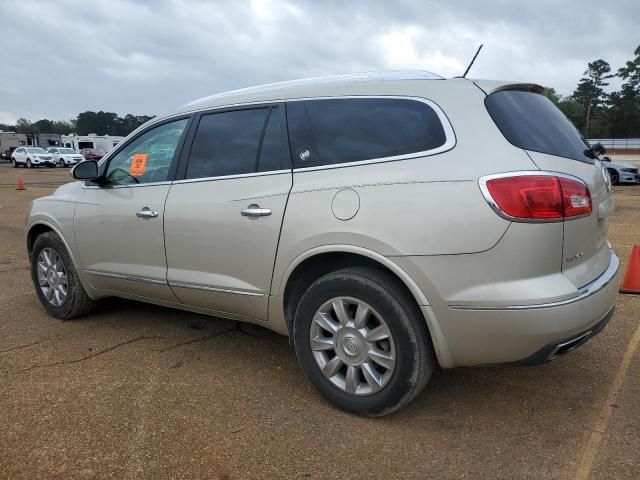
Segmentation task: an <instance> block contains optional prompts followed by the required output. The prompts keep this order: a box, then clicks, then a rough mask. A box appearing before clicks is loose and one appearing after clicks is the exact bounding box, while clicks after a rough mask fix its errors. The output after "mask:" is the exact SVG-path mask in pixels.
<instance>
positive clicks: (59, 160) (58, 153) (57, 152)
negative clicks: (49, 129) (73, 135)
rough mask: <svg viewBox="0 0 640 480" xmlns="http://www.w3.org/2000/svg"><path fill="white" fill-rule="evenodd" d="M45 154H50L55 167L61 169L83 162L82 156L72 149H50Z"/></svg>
mask: <svg viewBox="0 0 640 480" xmlns="http://www.w3.org/2000/svg"><path fill="white" fill-rule="evenodd" d="M47 152H48V153H50V154H51V156H52V157H53V161H54V162H55V163H56V165H59V166H61V167H69V166H71V165H75V164H76V163H80V162H82V161H83V160H84V156H83V155H82V154H80V153H79V152H76V151H75V150H73V149H72V148H60V147H52V148H50V149H49V150H47Z"/></svg>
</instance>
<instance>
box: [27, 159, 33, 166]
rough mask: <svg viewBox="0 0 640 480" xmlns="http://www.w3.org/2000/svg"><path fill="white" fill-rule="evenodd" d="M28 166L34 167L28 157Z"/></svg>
mask: <svg viewBox="0 0 640 480" xmlns="http://www.w3.org/2000/svg"><path fill="white" fill-rule="evenodd" d="M27 168H33V165H32V164H31V159H30V158H27Z"/></svg>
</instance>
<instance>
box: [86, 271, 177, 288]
mask: <svg viewBox="0 0 640 480" xmlns="http://www.w3.org/2000/svg"><path fill="white" fill-rule="evenodd" d="M83 272H84V273H88V274H90V275H96V276H98V277H108V278H116V279H118V280H130V281H132V282H143V283H153V284H154V285H167V282H166V281H163V280H157V279H155V278H148V277H138V276H135V275H123V274H120V273H110V272H100V271H98V270H83Z"/></svg>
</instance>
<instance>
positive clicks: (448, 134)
mask: <svg viewBox="0 0 640 480" xmlns="http://www.w3.org/2000/svg"><path fill="white" fill-rule="evenodd" d="M366 98H382V99H397V100H414V101H417V102H422V103H425V104H427V105H428V106H429V107H431V108H432V109H433V111H434V112H436V115H437V116H438V119H439V120H440V124H441V125H442V128H443V129H444V133H445V143H444V144H442V145H441V146H439V147H437V148H432V149H430V150H423V151H421V152H414V153H408V154H405V155H395V156H392V157H380V158H372V159H368V160H358V161H355V162H345V163H332V164H327V165H317V166H313V167H300V168H294V169H287V170H285V171H286V172H293V173H297V172H305V171H313V170H328V169H333V168H345V167H352V166H354V167H355V166H358V165H368V164H374V163H385V162H395V161H399V160H409V159H413V158H421V157H429V156H432V155H437V154H440V153H444V152H447V151H449V150H452V149H453V148H454V147H455V146H456V143H457V140H456V135H455V132H454V130H453V126H452V125H451V122H450V121H449V118H448V117H447V115H446V114H445V113H444V110H442V108H440V106H439V105H438V104H437V103H435V102H434V101H433V100H429V99H427V98H423V97H415V96H410V95H337V96H322V97H301V98H279V99H272V100H259V101H255V102H243V103H233V104H228V105H218V106H208V107H202V108H197V109H194V110H186V111H183V112H180V113H176V114H173V115H170V116H167V117H163V118H161V119H158V121H157V122H154V123H151V124H149V125H147V126H146V127H145V128H147V127H151V126H153V125H154V124H155V123H158V122H161V121H166V120H169V119H171V118H173V117H178V116H181V115H186V114H191V115H193V114H198V113H204V112H211V113H213V112H214V111H216V110H224V109H230V108H237V107H247V106H260V105H264V106H265V107H266V106H269V105H273V104H275V103H287V102H304V101H311V100H341V99H366ZM287 128H288V127H287ZM133 133H136V132H133ZM121 143H123V142H121ZM107 157H108V155H107V156H105V157H104V158H103V159H101V160H100V162H102V161H104V160H105V159H107ZM275 172H278V173H279V172H281V170H277V171H274V173H275ZM270 173H271V172H256V173H253V174H239V175H225V176H220V177H206V178H203V179H200V178H198V179H184V180H177V181H175V182H174V183H187V182H189V181H210V180H214V179H225V178H242V176H257V175H258V174H262V175H264V174H270ZM136 186H137V185H136Z"/></svg>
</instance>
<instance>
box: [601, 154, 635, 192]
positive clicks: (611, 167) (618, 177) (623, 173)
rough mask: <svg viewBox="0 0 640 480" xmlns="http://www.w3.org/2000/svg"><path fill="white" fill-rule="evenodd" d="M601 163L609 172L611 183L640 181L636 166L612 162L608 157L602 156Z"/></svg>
mask: <svg viewBox="0 0 640 480" xmlns="http://www.w3.org/2000/svg"><path fill="white" fill-rule="evenodd" d="M602 161H603V162H606V163H603V165H604V166H605V167H606V168H607V172H609V177H611V183H613V184H614V185H618V184H619V183H640V174H639V173H638V168H637V167H635V166H633V165H630V164H628V163H622V162H614V161H612V160H611V159H610V158H609V157H602Z"/></svg>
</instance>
